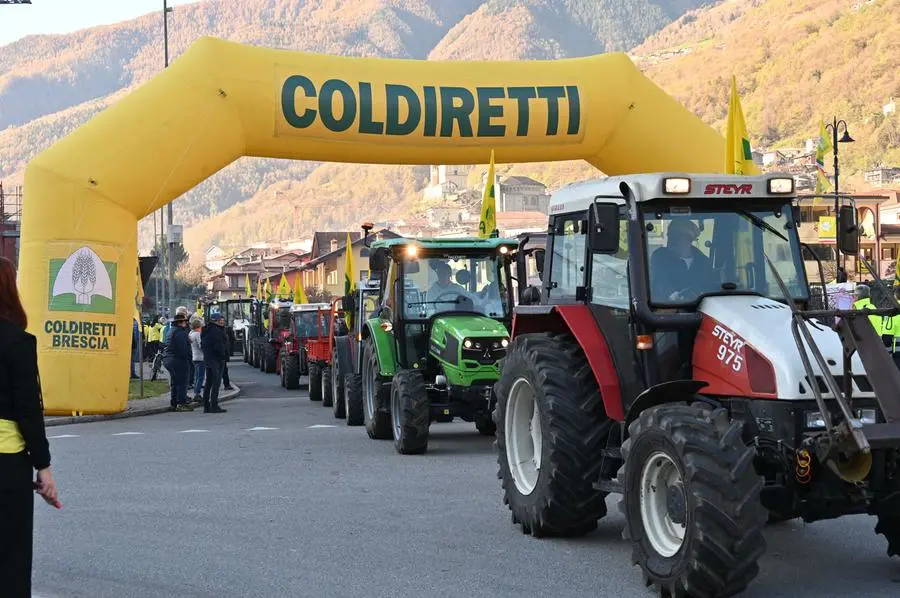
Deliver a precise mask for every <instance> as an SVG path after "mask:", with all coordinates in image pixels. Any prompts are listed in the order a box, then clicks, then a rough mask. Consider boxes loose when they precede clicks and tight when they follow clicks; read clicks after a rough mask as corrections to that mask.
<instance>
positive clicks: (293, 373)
mask: <svg viewBox="0 0 900 598" xmlns="http://www.w3.org/2000/svg"><path fill="white" fill-rule="evenodd" d="M281 375H282V377H283V378H284V387H285V388H286V389H288V390H296V389H298V388H300V357H299V356H298V355H290V354H289V355H285V357H284V359H283V360H282V361H281Z"/></svg>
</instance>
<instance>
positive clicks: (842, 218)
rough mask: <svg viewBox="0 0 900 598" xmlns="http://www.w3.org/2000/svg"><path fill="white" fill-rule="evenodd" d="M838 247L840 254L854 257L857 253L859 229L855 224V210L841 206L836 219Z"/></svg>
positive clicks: (851, 207)
mask: <svg viewBox="0 0 900 598" xmlns="http://www.w3.org/2000/svg"><path fill="white" fill-rule="evenodd" d="M837 226H838V231H837V234H838V239H837V242H838V247H840V249H841V253H846V254H847V255H856V254H858V253H859V227H858V226H857V224H856V208H854V207H853V206H841V209H840V210H839V211H838V217H837Z"/></svg>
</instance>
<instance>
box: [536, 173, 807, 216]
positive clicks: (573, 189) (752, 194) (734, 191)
mask: <svg viewBox="0 0 900 598" xmlns="http://www.w3.org/2000/svg"><path fill="white" fill-rule="evenodd" d="M667 179H683V180H687V181H688V182H689V183H688V187H687V192H679V193H666V191H665V181H666V180H667ZM772 179H778V180H781V181H784V180H787V179H789V180H790V181H791V183H790V191H789V192H786V193H777V194H776V193H770V191H769V181H771V180H772ZM622 183H627V184H628V185H629V187H630V188H631V189H632V191H633V192H634V193H635V199H636V200H637V201H638V202H642V201H650V200H653V199H660V198H666V199H670V200H674V201H678V200H690V199H701V200H709V199H713V200H737V199H761V198H780V199H792V198H794V197H795V192H794V185H793V178H791V175H789V174H766V175H760V176H741V175H728V174H705V173H686V172H656V173H651V174H633V175H625V176H612V177H607V178H598V179H591V180H588V181H582V182H579V183H572V184H570V185H566V186H565V187H561V188H560V189H558V190H557V191H556V192H555V193H554V194H553V196H552V197H551V199H550V210H549V212H550V215H553V214H566V213H569V212H580V211H582V210H586V209H587V208H588V206H590V205H591V204H592V203H593V202H594V200H595V199H596V198H598V197H599V196H612V197H600V198H599V201H600V202H603V203H619V204H624V203H625V200H624V198H623V197H622V191H621V187H620V186H621V184H622Z"/></svg>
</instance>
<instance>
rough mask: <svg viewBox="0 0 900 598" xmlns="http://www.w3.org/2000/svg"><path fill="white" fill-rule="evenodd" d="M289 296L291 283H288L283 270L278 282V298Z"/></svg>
mask: <svg viewBox="0 0 900 598" xmlns="http://www.w3.org/2000/svg"><path fill="white" fill-rule="evenodd" d="M290 296H291V285H290V284H288V281H287V277H286V276H285V275H284V272H282V273H281V282H279V283H278V298H279V299H289V298H290Z"/></svg>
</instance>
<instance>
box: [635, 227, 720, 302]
mask: <svg viewBox="0 0 900 598" xmlns="http://www.w3.org/2000/svg"><path fill="white" fill-rule="evenodd" d="M699 237H700V229H699V228H698V227H697V225H696V224H694V223H693V222H692V221H691V220H687V219H682V218H678V219H675V220H672V221H671V222H670V223H669V227H668V236H667V239H666V243H667V244H666V246H665V247H660V248H659V249H657V250H656V251H654V252H653V255H652V256H651V257H650V287H651V295H652V297H653V299H654V300H656V301H666V300H668V301H684V300H690V299H692V298H694V297H697V295H699V294H700V293H702V292H704V291H706V290H708V289H709V288H710V286H711V283H712V281H713V280H714V276H713V269H712V264H711V263H710V261H709V258H708V257H706V255H704V254H703V252H702V251H700V250H699V249H697V248H696V247H695V246H694V242H695V241H697V239H698V238H699Z"/></svg>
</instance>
